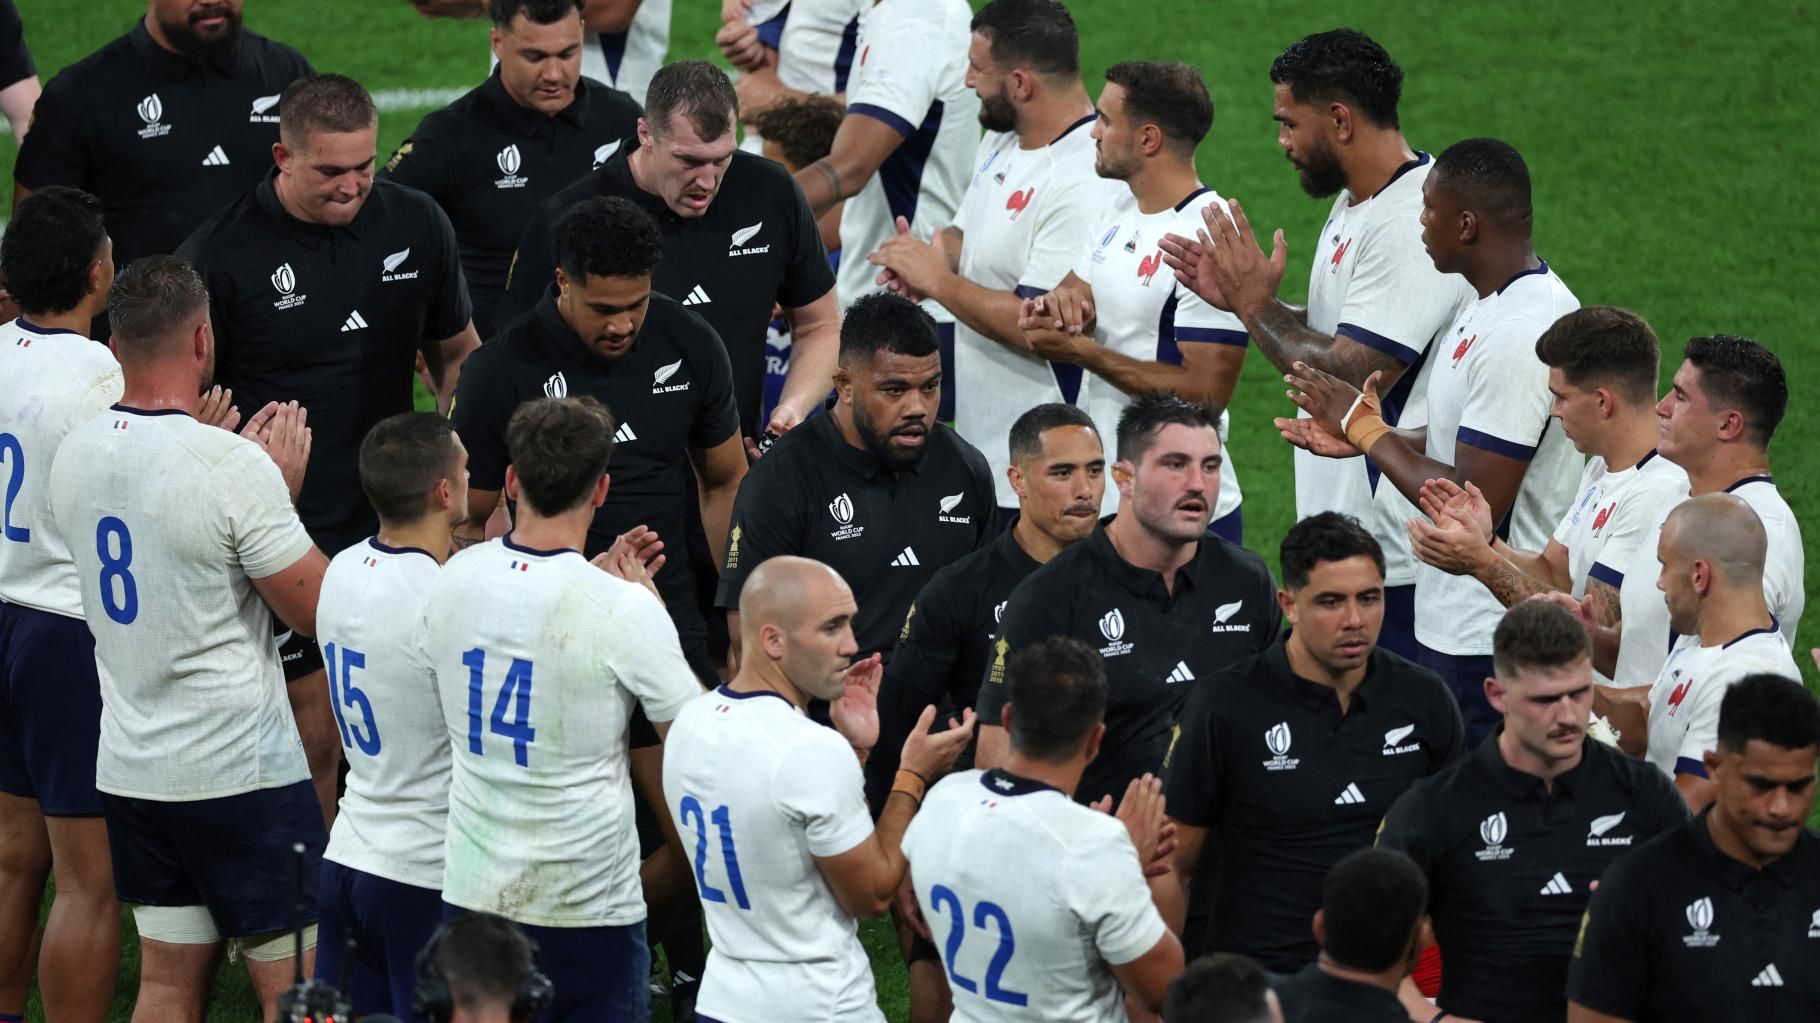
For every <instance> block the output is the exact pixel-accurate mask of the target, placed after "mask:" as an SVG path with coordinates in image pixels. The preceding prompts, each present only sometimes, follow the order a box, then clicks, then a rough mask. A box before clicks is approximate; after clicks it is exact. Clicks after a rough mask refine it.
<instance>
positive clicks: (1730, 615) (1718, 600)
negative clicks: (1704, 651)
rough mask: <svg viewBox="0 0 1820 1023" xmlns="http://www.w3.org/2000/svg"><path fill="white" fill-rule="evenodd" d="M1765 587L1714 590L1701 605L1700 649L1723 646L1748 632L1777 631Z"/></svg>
mask: <svg viewBox="0 0 1820 1023" xmlns="http://www.w3.org/2000/svg"><path fill="white" fill-rule="evenodd" d="M1775 624H1776V619H1775V616H1773V615H1771V614H1770V613H1769V604H1768V603H1767V602H1766V601H1765V600H1764V599H1763V587H1762V586H1761V585H1758V586H1740V587H1737V588H1735V589H1733V588H1729V587H1728V588H1726V589H1719V588H1717V587H1715V588H1714V590H1713V592H1712V593H1711V594H1708V595H1707V598H1706V599H1705V600H1704V601H1702V602H1701V604H1700V645H1701V646H1724V645H1725V644H1727V643H1730V642H1731V641H1732V640H1734V639H1737V638H1738V637H1739V636H1742V635H1744V634H1745V633H1747V632H1752V631H1755V630H1758V629H1769V628H1774V627H1775Z"/></svg>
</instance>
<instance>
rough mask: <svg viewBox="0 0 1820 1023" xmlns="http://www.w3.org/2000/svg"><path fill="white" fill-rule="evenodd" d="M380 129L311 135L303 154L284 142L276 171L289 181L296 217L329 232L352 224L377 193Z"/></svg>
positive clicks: (280, 144) (286, 189) (302, 149)
mask: <svg viewBox="0 0 1820 1023" xmlns="http://www.w3.org/2000/svg"><path fill="white" fill-rule="evenodd" d="M378 138H379V126H378V125H374V126H373V127H371V128H367V129H365V130H363V131H350V132H327V131H313V132H310V134H309V137H308V138H307V139H305V141H304V145H303V146H302V147H301V148H299V149H291V148H290V147H289V146H288V145H287V144H285V143H283V142H280V143H279V144H278V146H277V147H276V151H277V153H278V171H279V173H280V174H282V175H283V176H284V178H285V180H286V182H287V186H286V188H285V194H286V196H287V197H288V198H289V199H290V200H291V202H292V203H294V204H295V206H296V209H295V210H294V211H293V212H297V213H299V214H301V216H302V217H303V219H304V220H307V221H309V222H310V223H313V224H323V225H325V226H328V227H344V226H346V225H347V224H349V223H351V222H353V220H354V217H355V215H356V214H358V213H359V212H360V206H361V204H362V203H364V202H366V198H367V194H368V193H369V192H371V191H372V190H373V163H374V160H375V146H376V144H377V142H378Z"/></svg>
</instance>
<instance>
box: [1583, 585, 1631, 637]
mask: <svg viewBox="0 0 1820 1023" xmlns="http://www.w3.org/2000/svg"><path fill="white" fill-rule="evenodd" d="M1586 596H1587V597H1588V598H1589V600H1588V604H1589V606H1590V608H1591V610H1592V620H1593V621H1595V622H1598V623H1599V624H1600V625H1601V626H1603V627H1605V628H1607V629H1616V628H1622V627H1623V624H1624V606H1623V598H1622V597H1621V596H1619V594H1618V588H1617V587H1616V586H1613V585H1611V584H1610V583H1602V582H1600V581H1599V580H1597V579H1588V580H1586Z"/></svg>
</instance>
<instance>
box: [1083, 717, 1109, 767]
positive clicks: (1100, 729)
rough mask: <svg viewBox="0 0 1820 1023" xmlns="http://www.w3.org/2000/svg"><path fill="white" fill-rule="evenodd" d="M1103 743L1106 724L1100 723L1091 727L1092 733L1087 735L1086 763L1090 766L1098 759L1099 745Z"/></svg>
mask: <svg viewBox="0 0 1820 1023" xmlns="http://www.w3.org/2000/svg"><path fill="white" fill-rule="evenodd" d="M1105 741H1106V722H1104V721H1101V722H1099V723H1097V724H1095V725H1094V726H1093V731H1091V732H1088V733H1087V762H1088V763H1090V764H1091V763H1093V761H1094V760H1095V759H1096V758H1098V757H1099V755H1100V744H1101V743H1103V742H1105Z"/></svg>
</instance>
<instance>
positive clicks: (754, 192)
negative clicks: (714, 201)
mask: <svg viewBox="0 0 1820 1023" xmlns="http://www.w3.org/2000/svg"><path fill="white" fill-rule="evenodd" d="M723 187H727V188H735V189H737V192H736V193H735V196H734V198H737V199H739V200H740V202H741V204H742V205H743V204H744V203H745V202H756V201H761V200H768V201H770V202H775V203H783V204H785V205H786V207H788V206H794V205H796V204H797V202H799V201H804V202H806V200H798V199H797V198H796V196H797V188H796V179H795V178H794V177H793V176H791V174H790V171H789V168H787V167H785V166H784V165H783V164H781V163H778V162H777V161H776V160H767V159H765V158H764V157H762V156H759V155H758V154H757V153H748V152H746V151H745V150H743V149H735V150H734V151H733V161H732V163H730V164H728V166H727V176H726V184H725V185H724V186H723Z"/></svg>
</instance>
